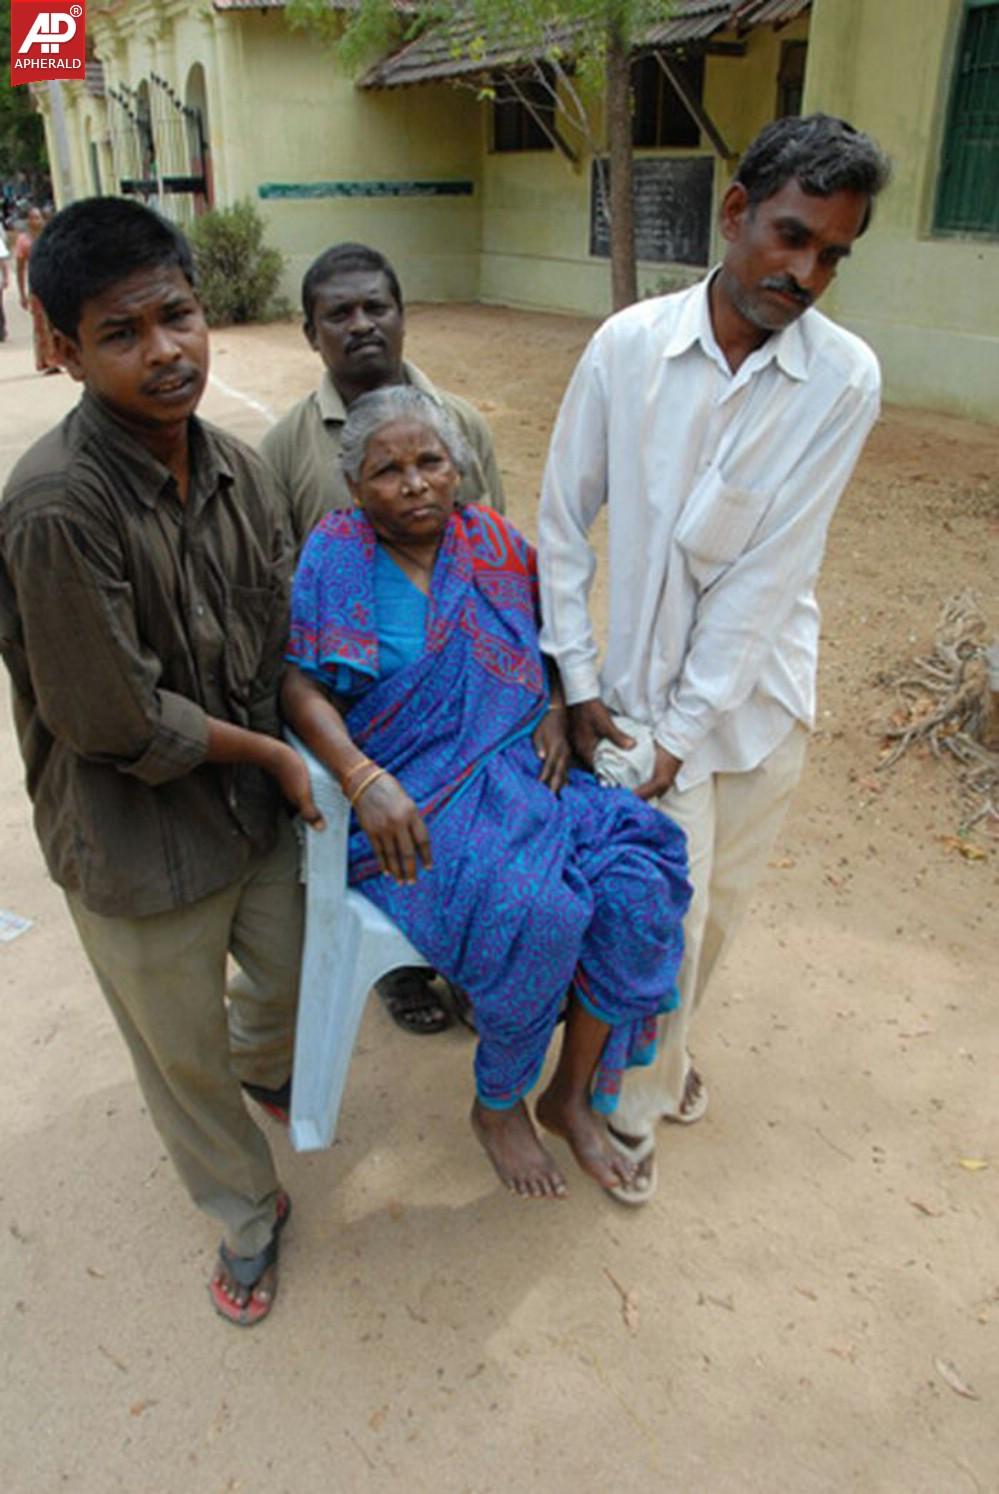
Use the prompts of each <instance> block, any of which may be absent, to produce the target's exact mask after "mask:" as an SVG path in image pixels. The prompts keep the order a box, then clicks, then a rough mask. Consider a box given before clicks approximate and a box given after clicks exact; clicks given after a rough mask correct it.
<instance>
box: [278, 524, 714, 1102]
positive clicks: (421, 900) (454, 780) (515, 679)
mask: <svg viewBox="0 0 999 1494" xmlns="http://www.w3.org/2000/svg"><path fill="white" fill-rule="evenodd" d="M376 545H377V540H376V538H375V533H374V530H373V529H372V527H371V525H370V523H369V521H368V519H367V518H366V516H365V515H364V514H363V513H360V512H357V513H341V512H335V513H330V514H327V515H326V517H325V518H324V519H323V520H322V522H321V523H320V525H319V527H318V528H317V529H316V530H315V531H314V532H313V534H312V535H311V537H310V539H309V541H308V544H307V545H306V547H305V550H304V552H303V554H302V558H301V561H300V562H299V567H298V571H297V572H296V576H295V584H294V589H293V593H292V622H291V640H290V644H289V653H288V658H289V660H290V661H291V662H292V663H294V664H296V665H298V667H299V668H300V669H303V670H304V671H305V672H306V673H307V674H309V675H311V676H312V677H313V678H319V679H321V680H322V681H323V682H324V683H325V685H326V686H327V688H328V689H329V690H330V692H331V693H333V694H334V695H336V697H337V700H338V702H339V703H340V705H341V707H342V709H343V711H344V715H345V719H346V723H347V728H348V730H349V732H350V735H351V737H352V738H353V740H354V741H355V742H356V743H357V745H358V746H359V747H360V748H362V749H363V751H364V752H366V753H367V754H368V755H369V756H370V757H371V758H373V759H374V760H375V761H376V762H377V763H379V764H380V766H381V767H383V768H385V769H387V770H388V772H390V773H392V774H393V775H394V776H395V777H396V778H397V779H398V780H399V782H400V783H401V784H402V785H403V786H404V787H405V789H406V791H407V793H408V794H409V795H410V797H411V798H412V799H413V801H414V802H415V803H416V805H417V807H418V808H419V810H420V812H421V813H422V815H423V816H424V819H425V820H426V822H427V826H428V829H429V831H430V837H431V844H432V848H433V863H434V864H433V869H432V870H431V871H423V870H421V871H420V872H419V873H418V875H417V880H416V884H415V885H414V886H412V887H400V886H399V885H397V883H396V882H394V881H393V880H392V879H391V878H390V877H387V876H381V875H378V866H377V862H376V861H375V858H374V855H373V852H372V849H371V845H370V843H369V841H368V839H367V836H366V835H365V834H364V832H363V831H362V830H361V828H360V826H359V825H358V824H357V821H356V820H353V821H352V825H351V835H350V841H349V879H350V882H351V884H352V885H353V886H356V887H358V888H359V889H360V890H361V891H363V892H364V894H365V896H366V897H369V898H370V899H371V900H372V901H373V902H375V903H377V904H378V905H379V907H381V908H382V909H384V911H385V912H386V913H387V914H388V915H389V917H391V918H392V919H393V920H394V921H395V922H396V923H397V924H398V925H399V927H400V928H401V929H402V930H403V931H404V933H405V934H406V936H407V937H408V938H409V939H410V941H411V942H412V943H413V944H414V945H415V946H416V947H417V948H418V949H419V950H420V951H421V953H422V954H423V955H424V956H425V958H426V959H427V960H428V961H429V962H430V964H431V965H433V966H434V967H435V968H436V969H437V970H439V971H441V972H442V974H444V975H446V976H447V977H448V979H449V980H452V981H454V982H455V984H457V985H459V986H461V987H462V988H463V989H464V990H465V991H466V992H467V993H468V995H469V997H470V998H471V1002H472V1006H473V1009H474V1012H475V1021H476V1026H477V1028H478V1033H479V1043H478V1048H477V1051H476V1058H475V1072H476V1084H477V1088H478V1093H479V1097H480V1099H481V1100H482V1102H483V1103H484V1104H486V1105H490V1106H493V1107H496V1108H502V1107H505V1106H509V1105H513V1104H516V1102H517V1101H518V1100H520V1099H521V1098H522V1097H523V1096H524V1095H525V1094H527V1092H528V1091H529V1090H530V1089H531V1088H532V1087H533V1085H534V1084H535V1083H536V1081H537V1079H538V1076H539V1074H540V1071H541V1067H542V1064H543V1062H544V1059H545V1054H546V1051H547V1048H548V1045H549V1042H550V1040H551V1036H552V1032H553V1030H554V1027H555V1023H556V1021H557V1019H558V1015H559V1012H560V1010H561V1007H562V1005H563V1001H564V998H565V995H566V992H567V991H568V989H569V988H570V987H571V988H572V989H573V991H574V993H575V995H576V997H577V998H578V1000H579V1001H580V1002H581V1003H582V1004H583V1006H584V1007H586V1008H587V1010H589V1011H590V1012H592V1013H593V1014H594V1015H595V1016H596V1017H598V1018H600V1020H602V1021H604V1022H606V1023H608V1025H609V1026H610V1028H611V1031H610V1034H609V1037H608V1039H607V1042H606V1044H605V1046H604V1052H603V1056H602V1058H601V1062H600V1065H599V1068H598V1073H597V1076H596V1080H595V1083H594V1090H593V1104H594V1106H595V1107H596V1108H597V1109H599V1110H603V1111H605V1112H609V1111H611V1110H613V1108H614V1106H615V1104H616V1100H617V1094H618V1091H619V1088H620V1082H621V1075H622V1072H623V1070H624V1068H625V1067H626V1066H628V1065H630V1064H633V1063H648V1062H651V1059H652V1057H653V1055H654V1051H655V1034H656V1017H657V1015H658V1014H659V1013H660V1012H663V1011H668V1010H670V1009H671V1008H672V1007H674V1006H675V1005H676V1001H677V997H676V985H675V982H676V973H677V968H678V965H679V961H680V955H681V952H682V932H681V927H682V921H683V916H684V914H685V912H686V910H687V905H688V903H689V901H690V888H689V885H688V882H687V879H686V872H687V862H686V844H685V840H684V836H683V832H682V831H681V830H680V829H679V828H678V827H677V826H676V825H674V824H673V822H672V821H671V820H669V819H667V818H666V816H665V815H663V814H660V813H659V812H658V811H657V810H654V809H652V808H650V807H649V806H648V805H646V804H644V803H643V802H642V801H641V800H640V799H637V798H636V797H635V795H634V794H632V793H630V792H628V791H627V790H624V789H607V788H601V787H600V786H599V785H598V784H597V782H596V780H595V779H594V778H593V777H592V776H591V775H590V774H589V773H585V772H581V771H578V770H576V769H573V770H571V771H570V774H569V780H568V782H567V783H566V784H565V786H564V787H563V789H562V791H561V793H560V794H558V795H557V796H556V795H555V794H553V793H552V791H551V790H550V789H549V788H548V787H547V786H545V785H544V784H542V783H541V782H540V780H539V776H538V775H539V771H540V763H539V760H538V756H537V753H536V752H535V750H534V747H533V745H532V742H531V733H532V731H533V729H534V727H535V726H536V725H537V723H538V722H539V720H540V719H541V717H542V715H543V714H544V712H545V710H546V709H547V706H548V688H547V683H546V674H545V667H544V660H543V658H542V655H541V652H540V649H539V646H538V622H537V606H538V601H537V579H536V566H535V557H534V552H533V550H532V549H531V546H530V545H529V544H528V543H527V541H526V540H525V539H524V538H523V537H522V536H521V535H520V534H518V533H517V531H516V530H515V529H514V528H513V527H512V526H511V525H510V524H508V523H507V522H506V521H505V520H504V519H502V518H501V517H500V516H499V515H498V514H495V513H493V512H492V511H491V510H488V509H484V508H481V509H480V508H478V507H467V508H462V509H459V510H456V511H455V513H454V514H453V515H452V517H451V518H450V520H449V521H448V526H447V529H446V531H445V534H444V537H443V540H442V542H441V547H440V550H439V552H438V555H437V560H436V563H435V567H434V572H433V577H432V580H431V587H430V596H429V600H428V607H427V614H426V633H425V640H424V649H423V653H422V655H421V657H420V658H418V659H417V660H416V661H415V662H413V663H410V664H407V665H405V666H404V667H403V668H401V669H399V670H398V671H397V672H396V673H394V674H392V675H390V676H389V677H388V678H381V677H380V675H379V642H378V618H377V616H376V607H375V597H374V580H373V577H374V569H375V567H374V559H375V553H376Z"/></svg>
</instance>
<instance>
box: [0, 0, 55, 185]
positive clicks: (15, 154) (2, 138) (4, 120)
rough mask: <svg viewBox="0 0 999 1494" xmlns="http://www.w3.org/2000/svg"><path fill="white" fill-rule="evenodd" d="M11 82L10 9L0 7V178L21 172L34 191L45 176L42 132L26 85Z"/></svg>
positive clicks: (46, 172)
mask: <svg viewBox="0 0 999 1494" xmlns="http://www.w3.org/2000/svg"><path fill="white" fill-rule="evenodd" d="M9 79H10V6H9V5H4V6H0V176H3V177H11V176H14V175H15V174H16V173H17V172H24V174H25V175H26V176H27V177H28V178H29V180H30V182H31V186H32V190H33V191H37V190H38V189H39V187H40V184H41V182H42V180H43V178H45V177H46V176H47V175H48V159H47V157H46V154H45V130H44V128H43V126H42V121H41V116H40V115H38V114H36V113H35V111H34V107H33V105H32V102H31V95H30V94H29V92H28V88H27V85H26V84H19V85H18V86H17V87H16V88H12V87H11V84H10V82H9Z"/></svg>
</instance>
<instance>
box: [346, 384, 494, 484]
mask: <svg viewBox="0 0 999 1494" xmlns="http://www.w3.org/2000/svg"><path fill="white" fill-rule="evenodd" d="M396 420H409V421H415V422H417V423H418V424H419V425H425V426H426V427H427V429H428V430H431V431H433V433H434V435H435V436H436V437H437V439H438V440H439V441H440V443H441V445H442V446H444V447H445V449H446V450H447V453H448V455H449V456H450V458H451V461H452V463H453V465H454V466H455V467H456V468H457V470H458V471H459V472H466V471H467V470H468V466H469V457H470V454H469V450H468V444H467V442H466V441H465V438H464V436H463V435H462V434H461V431H460V430H459V429H458V427H457V425H456V423H455V421H454V420H453V418H452V417H451V415H450V414H449V412H448V411H447V410H446V409H445V408H444V406H443V405H441V404H438V402H437V400H435V399H431V398H430V396H429V395H428V394H424V393H423V392H422V390H420V389H414V388H413V386H412V384H387V385H386V386H385V387H384V388H383V389H373V390H372V391H371V393H370V394H362V395H361V396H360V398H359V399H356V400H355V401H354V403H353V404H352V405H351V406H350V408H349V409H348V411H347V420H346V423H345V425H344V428H343V435H342V436H341V438H340V466H341V467H342V468H343V472H344V476H345V477H347V478H349V479H350V481H351V482H357V481H358V479H359V477H360V475H361V468H362V467H363V465H364V458H365V455H366V454H367V450H368V442H369V441H370V440H371V437H372V436H373V435H374V434H375V432H376V431H379V430H381V428H382V426H383V425H390V424H392V422H393V421H396Z"/></svg>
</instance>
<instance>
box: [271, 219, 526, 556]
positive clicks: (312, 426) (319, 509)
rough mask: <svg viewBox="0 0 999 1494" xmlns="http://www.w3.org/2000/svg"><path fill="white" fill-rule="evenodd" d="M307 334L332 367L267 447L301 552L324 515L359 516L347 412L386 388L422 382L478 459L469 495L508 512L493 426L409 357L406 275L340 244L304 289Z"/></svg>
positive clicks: (364, 250)
mask: <svg viewBox="0 0 999 1494" xmlns="http://www.w3.org/2000/svg"><path fill="white" fill-rule="evenodd" d="M302 314H303V318H304V320H303V324H302V330H303V332H304V333H305V336H306V339H307V341H308V343H309V346H310V347H311V348H312V349H313V350H314V351H315V352H317V353H318V354H319V356H320V358H321V359H322V361H323V364H324V369H323V375H322V378H321V380H320V382H319V388H318V389H316V390H313V392H312V393H311V394H307V395H306V396H305V398H304V399H303V400H299V402H298V404H297V405H293V406H292V408H291V409H290V410H289V411H288V413H287V415H285V416H284V417H283V418H282V419H281V420H279V421H278V423H277V425H275V426H274V427H273V429H271V430H269V431H268V432H267V435H266V436H265V437H264V439H263V441H262V442H261V443H260V454H261V456H262V457H263V459H264V461H265V462H266V463H267V465H268V466H269V467H270V469H271V471H272V472H273V473H274V476H275V478H276V479H277V482H278V486H279V489H280V492H281V497H282V499H283V500H284V502H285V504H286V505H287V509H288V513H289V514H290V516H291V525H292V530H293V533H294V537H295V545H296V549H299V550H300V549H301V548H302V546H303V545H304V543H305V541H306V540H307V539H308V537H309V535H310V534H311V533H312V531H313V529H314V528H315V527H316V525H317V524H318V523H319V520H320V519H321V518H322V516H323V514H325V513H328V512H329V510H330V509H331V508H350V507H352V501H351V497H350V494H349V493H348V491H347V484H346V482H345V481H344V477H343V473H342V472H341V471H340V461H339V457H340V438H341V435H342V432H343V424H344V421H345V420H346V418H347V408H348V406H349V405H351V404H352V403H353V402H354V400H355V399H356V398H357V397H358V395H359V394H367V393H368V392H369V391H370V390H372V389H381V388H382V387H383V386H384V385H385V384H413V385H414V386H415V387H416V388H417V389H420V390H422V392H423V393H424V394H427V395H429V396H430V398H431V399H433V400H435V401H436V402H437V403H438V404H441V405H443V406H444V408H445V409H446V410H447V411H448V413H449V414H450V415H451V417H452V418H453V420H454V421H455V423H456V424H457V426H458V429H459V430H460V431H461V433H462V435H463V436H464V437H465V440H466V441H467V442H468V445H469V447H470V449H471V453H472V458H473V461H472V465H471V467H470V468H469V470H468V472H466V473H465V474H464V476H463V478H462V484H461V489H460V497H461V498H463V499H464V500H465V501H466V502H470V503H487V504H488V505H489V507H490V508H495V509H496V510H497V512H499V513H504V512H505V510H506V503H505V500H504V497H503V484H502V481H501V479H500V475H499V467H498V466H497V464H496V453H495V451H494V450H493V438H492V436H491V435H490V432H489V427H488V425H487V424H486V422H485V420H484V419H483V417H482V416H481V415H480V414H479V412H478V410H476V408H475V406H474V405H471V404H469V403H468V401H467V400H464V399H461V397H460V396H459V395H457V394H448V393H447V392H446V391H445V390H443V389H437V388H436V387H435V386H434V385H433V384H432V383H431V382H430V380H429V379H428V378H427V376H426V374H423V373H421V372H420V370H419V369H418V368H417V367H416V366H415V365H414V364H412V363H408V362H406V360H405V359H404V358H403V356H402V351H403V337H404V335H405V316H404V312H403V304H402V289H401V287H400V285H399V279H398V276H397V275H396V273H395V270H393V268H392V266H391V265H390V264H389V262H388V260H387V259H386V258H385V256H384V255H383V254H379V252H378V250H377V249H369V248H368V247H367V245H365V244H334V245H333V247H332V248H330V249H326V250H324V252H323V253H322V254H320V256H319V258H318V259H316V260H314V261H313V263H312V264H311V265H310V266H309V268H308V270H306V272H305V278H304V279H303V281H302Z"/></svg>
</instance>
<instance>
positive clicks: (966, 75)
mask: <svg viewBox="0 0 999 1494" xmlns="http://www.w3.org/2000/svg"><path fill="white" fill-rule="evenodd" d="M935 226H936V227H937V228H938V229H941V230H946V231H949V232H958V233H988V234H999V0H965V13H964V18H963V24H962V28H961V39H960V42H959V45H958V50H957V59H956V62H955V68H954V80H953V84H952V87H951V99H950V111H949V114H948V118H947V132H946V135H945V137H944V147H943V155H942V158H941V161H940V177H939V182H938V186H937V205H936V220H935Z"/></svg>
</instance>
